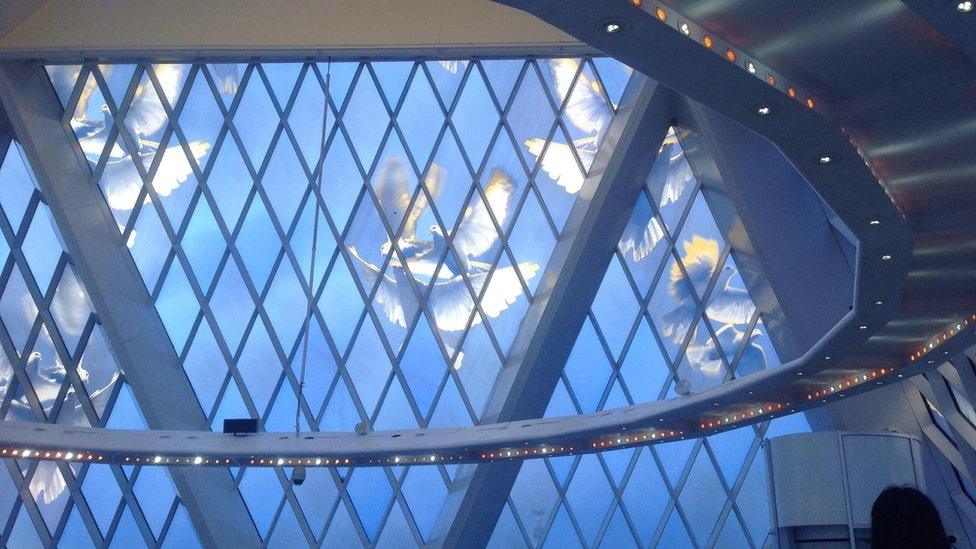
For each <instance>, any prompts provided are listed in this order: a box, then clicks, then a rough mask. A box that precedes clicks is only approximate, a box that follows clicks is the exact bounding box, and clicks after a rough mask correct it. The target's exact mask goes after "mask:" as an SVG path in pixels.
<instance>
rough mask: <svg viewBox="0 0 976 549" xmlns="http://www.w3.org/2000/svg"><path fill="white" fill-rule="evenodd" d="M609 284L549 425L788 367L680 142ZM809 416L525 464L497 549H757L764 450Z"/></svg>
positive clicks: (653, 185) (765, 515) (635, 217)
mask: <svg viewBox="0 0 976 549" xmlns="http://www.w3.org/2000/svg"><path fill="white" fill-rule="evenodd" d="M652 162H653V165H652V168H651V172H650V175H649V176H648V178H647V180H646V182H645V185H644V186H643V188H642V191H641V193H640V195H639V196H638V198H637V203H636V205H635V207H634V209H633V211H632V214H631V217H630V220H629V222H628V224H627V226H626V228H625V230H624V233H623V235H622V237H621V239H620V242H619V244H618V246H617V250H616V253H615V254H614V257H613V259H611V261H610V266H609V268H608V269H607V271H606V274H605V275H604V279H603V282H602V283H601V286H600V289H599V290H598V292H597V295H596V298H595V299H594V301H593V303H592V305H591V309H590V312H589V315H588V317H587V319H586V320H585V322H584V325H583V328H582V330H581V331H580V333H579V335H578V336H577V340H576V344H575V346H574V348H573V352H572V353H571V355H570V358H569V360H568V361H567V363H566V367H565V368H564V370H563V373H562V376H561V379H560V382H559V384H558V385H557V387H556V390H555V392H554V394H553V396H552V398H551V399H550V401H549V406H548V409H547V411H546V416H547V417H556V416H569V415H575V414H581V413H590V412H594V411H599V410H603V409H611V408H618V407H622V406H628V405H631V404H639V403H642V402H648V401H653V400H659V399H664V398H675V397H678V396H681V395H687V394H690V393H692V392H700V391H703V390H705V389H708V388H711V387H714V386H716V385H719V384H721V383H723V382H725V381H728V380H730V379H732V378H733V377H736V376H744V375H748V374H750V373H754V372H757V371H760V370H763V369H765V368H770V367H775V366H778V365H779V364H780V362H779V358H778V355H777V354H776V351H775V349H774V348H773V346H772V344H771V342H770V340H769V338H768V335H767V334H766V332H765V328H764V326H763V322H762V317H761V313H760V312H759V311H758V310H757V308H756V306H755V304H754V303H753V301H752V298H751V297H750V295H749V292H748V290H747V288H746V287H745V285H744V283H743V281H742V279H741V278H740V277H739V274H738V270H737V269H736V266H735V262H734V260H733V258H732V255H731V246H730V245H729V244H728V243H727V242H726V241H725V239H724V238H723V236H722V234H721V233H720V231H719V229H718V227H717V226H716V223H715V220H714V218H713V216H712V213H711V210H710V209H709V206H708V204H707V203H706V201H705V197H704V195H703V193H702V190H701V184H700V182H699V181H698V179H697V177H696V176H695V174H694V172H693V171H692V169H691V166H690V165H689V163H688V160H687V159H686V158H685V155H684V151H683V150H682V148H681V144H680V142H679V141H678V138H677V136H676V135H675V132H674V130H672V131H671V132H669V134H668V136H667V137H666V138H665V142H664V144H663V145H662V147H661V150H660V151H659V152H658V154H657V155H656V157H655V158H654V159H653V160H652ZM802 431H809V425H808V424H807V422H806V420H805V418H804V417H803V416H802V415H793V416H789V417H787V418H782V419H777V420H775V421H773V422H772V423H762V424H759V425H756V426H753V427H747V428H742V429H736V430H733V431H728V432H725V433H722V434H719V435H715V436H712V437H708V438H704V439H697V440H687V441H681V442H672V443H667V444H661V445H656V446H649V447H646V448H640V449H633V450H619V451H613V452H604V453H601V454H593V455H586V456H579V457H560V458H549V459H545V460H532V461H526V462H525V463H524V464H523V465H522V468H521V470H520V473H519V477H518V479H517V480H516V483H515V486H514V488H513V489H512V492H511V494H510V495H509V500H508V504H507V505H506V507H505V510H504V512H503V514H502V517H501V519H500V520H499V522H498V524H497V525H496V527H495V531H494V534H493V537H492V545H493V546H497V547H513V546H521V545H528V546H532V547H536V546H541V545H543V544H545V545H551V544H557V545H559V546H584V547H593V546H598V545H605V546H612V547H624V546H633V545H639V546H646V545H648V544H650V545H651V546H661V547H686V546H705V547H713V546H719V547H762V546H764V544H765V542H766V536H767V533H768V530H769V512H768V509H767V491H768V489H767V484H766V472H765V466H764V464H763V459H764V454H763V453H762V452H761V451H760V450H759V447H760V444H761V442H762V441H763V439H764V437H767V436H773V435H774V434H776V435H779V434H786V433H793V432H802Z"/></svg>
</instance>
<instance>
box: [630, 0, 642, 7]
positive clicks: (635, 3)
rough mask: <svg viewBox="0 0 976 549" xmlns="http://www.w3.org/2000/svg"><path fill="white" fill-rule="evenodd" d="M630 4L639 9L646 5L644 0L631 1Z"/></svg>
mask: <svg viewBox="0 0 976 549" xmlns="http://www.w3.org/2000/svg"><path fill="white" fill-rule="evenodd" d="M630 3H631V4H633V5H635V6H637V7H638V8H639V7H641V4H643V3H644V0H630Z"/></svg>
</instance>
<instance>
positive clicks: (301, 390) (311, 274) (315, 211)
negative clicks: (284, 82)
mask: <svg viewBox="0 0 976 549" xmlns="http://www.w3.org/2000/svg"><path fill="white" fill-rule="evenodd" d="M331 82H332V58H331V57H330V58H329V63H328V65H327V68H326V72H325V105H324V108H323V109H322V141H321V143H320V145H319V151H320V156H319V165H318V171H319V173H318V181H317V184H316V187H317V190H318V192H313V193H312V196H311V198H312V204H313V208H312V215H313V220H312V258H311V265H310V266H309V268H308V280H309V285H308V286H309V295H308V308H307V309H306V310H305V323H304V325H303V326H304V328H305V337H304V341H303V342H302V371H301V375H300V377H299V380H298V399H297V402H296V404H295V435H298V433H299V431H300V430H301V429H300V426H299V419H300V417H301V410H302V397H303V396H304V394H305V370H306V367H307V365H308V336H309V332H311V330H310V329H309V324H311V320H312V306H313V304H314V303H315V252H316V250H317V249H318V240H319V201H318V197H319V195H320V194H321V193H322V174H323V173H324V172H325V140H326V136H327V133H328V121H329V99H330V98H331V97H330V95H329V91H330V90H329V87H330V84H331Z"/></svg>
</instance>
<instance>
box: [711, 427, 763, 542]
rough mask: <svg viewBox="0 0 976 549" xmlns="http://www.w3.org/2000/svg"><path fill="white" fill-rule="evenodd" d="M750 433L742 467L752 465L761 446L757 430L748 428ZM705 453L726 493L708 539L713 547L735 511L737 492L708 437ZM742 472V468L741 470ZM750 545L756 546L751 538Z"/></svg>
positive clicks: (745, 467)
mask: <svg viewBox="0 0 976 549" xmlns="http://www.w3.org/2000/svg"><path fill="white" fill-rule="evenodd" d="M746 432H748V433H749V434H750V435H752V444H751V445H750V446H749V452H748V453H747V454H746V459H745V461H744V462H743V466H742V467H741V468H740V469H748V468H749V467H748V466H749V465H752V462H751V458H753V457H754V455H755V454H754V452H755V450H756V449H758V447H759V441H760V440H761V439H760V438H757V437H756V434H755V432H754V431H753V430H752V429H748V430H747V431H746ZM704 448H705V453H706V455H707V456H708V459H709V461H710V463H711V466H712V469H713V470H714V471H715V476H716V477H717V478H718V482H719V484H720V485H721V486H722V491H723V492H724V493H725V502H724V503H723V504H722V509H721V510H720V511H719V514H718V517H717V518H716V520H715V524H713V525H712V533H711V534H710V535H709V537H708V539H707V543H706V544H705V546H706V547H713V546H714V544H715V542H716V540H718V537H719V536H720V535H722V530H723V529H724V527H725V524H726V522H727V521H728V517H729V513H730V512H732V511H734V508H735V496H736V493H735V492H734V491H733V487H732V486H729V485H728V482H726V480H725V475H724V474H723V473H722V467H721V465H720V464H719V462H718V458H717V457H716V455H715V452H714V450H713V449H712V445H711V444H710V443H709V441H708V439H707V438H705V439H704ZM740 473H741V470H740ZM749 547H750V548H752V547H755V545H754V544H753V543H752V540H751V539H749Z"/></svg>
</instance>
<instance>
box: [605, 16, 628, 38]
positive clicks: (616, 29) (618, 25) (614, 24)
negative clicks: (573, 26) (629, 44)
mask: <svg viewBox="0 0 976 549" xmlns="http://www.w3.org/2000/svg"><path fill="white" fill-rule="evenodd" d="M597 27H598V28H599V29H600V31H602V32H603V34H606V35H607V36H621V35H624V34H627V33H628V32H629V31H630V23H629V22H628V21H626V20H625V19H616V18H614V19H604V20H603V21H600V22H599V23H598V24H597Z"/></svg>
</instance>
